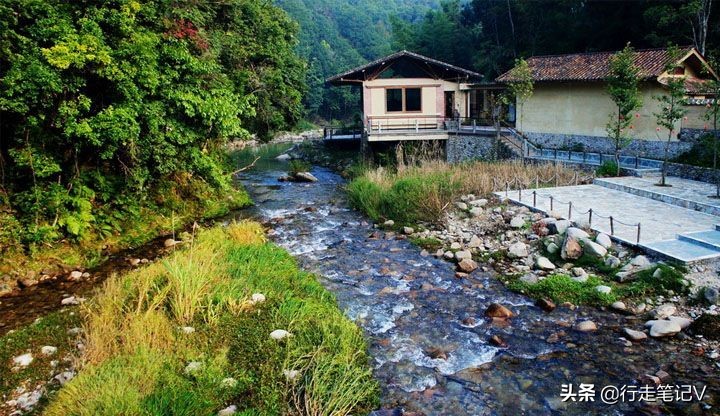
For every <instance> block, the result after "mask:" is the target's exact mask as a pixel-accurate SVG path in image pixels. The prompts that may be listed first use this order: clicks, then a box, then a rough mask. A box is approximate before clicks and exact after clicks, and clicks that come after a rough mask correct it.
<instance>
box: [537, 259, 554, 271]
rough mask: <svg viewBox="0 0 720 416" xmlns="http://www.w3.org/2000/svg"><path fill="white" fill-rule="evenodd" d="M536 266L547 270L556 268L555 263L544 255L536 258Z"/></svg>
mask: <svg viewBox="0 0 720 416" xmlns="http://www.w3.org/2000/svg"><path fill="white" fill-rule="evenodd" d="M535 267H536V268H538V269H540V270H545V271H550V270H555V265H554V264H553V263H552V262H551V261H550V259H548V258H547V257H542V256H541V257H538V258H537V260H535Z"/></svg>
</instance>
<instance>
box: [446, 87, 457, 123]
mask: <svg viewBox="0 0 720 416" xmlns="http://www.w3.org/2000/svg"><path fill="white" fill-rule="evenodd" d="M454 112H455V91H445V117H447V118H453V113H454Z"/></svg>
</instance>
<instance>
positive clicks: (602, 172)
mask: <svg viewBox="0 0 720 416" xmlns="http://www.w3.org/2000/svg"><path fill="white" fill-rule="evenodd" d="M617 172H618V165H617V163H615V162H614V161H605V162H603V164H602V165H600V166H599V167H598V168H597V169H595V176H598V177H600V178H605V177H611V176H617Z"/></svg>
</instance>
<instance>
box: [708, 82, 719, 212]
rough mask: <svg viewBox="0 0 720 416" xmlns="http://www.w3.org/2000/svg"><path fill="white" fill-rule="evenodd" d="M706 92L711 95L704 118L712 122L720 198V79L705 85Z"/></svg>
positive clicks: (716, 183) (716, 176)
mask: <svg viewBox="0 0 720 416" xmlns="http://www.w3.org/2000/svg"><path fill="white" fill-rule="evenodd" d="M705 92H706V94H707V95H708V96H709V97H710V98H708V102H707V104H706V105H705V109H706V110H705V114H704V118H705V120H707V121H708V122H710V123H711V125H712V129H711V133H710V134H711V137H712V141H713V172H714V180H715V198H720V175H718V139H719V137H718V136H720V131H718V118H720V81H718V80H716V79H713V80H712V81H709V82H708V83H707V86H706V87H705Z"/></svg>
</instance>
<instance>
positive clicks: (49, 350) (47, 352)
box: [40, 345, 57, 357]
mask: <svg viewBox="0 0 720 416" xmlns="http://www.w3.org/2000/svg"><path fill="white" fill-rule="evenodd" d="M40 352H41V353H42V355H44V356H46V357H49V356H51V355H54V354H55V353H56V352H57V347H53V346H50V345H45V346H44V347H42V348H40Z"/></svg>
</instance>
